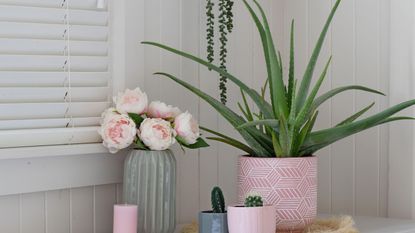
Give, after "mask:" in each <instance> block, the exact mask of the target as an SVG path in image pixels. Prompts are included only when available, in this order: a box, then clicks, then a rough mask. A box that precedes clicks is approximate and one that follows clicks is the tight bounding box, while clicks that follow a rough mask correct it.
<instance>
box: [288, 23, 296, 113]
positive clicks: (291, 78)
mask: <svg viewBox="0 0 415 233" xmlns="http://www.w3.org/2000/svg"><path fill="white" fill-rule="evenodd" d="M294 66H295V64H294V20H292V21H291V36H290V67H289V70H288V91H287V100H288V101H289V102H288V108H289V109H290V110H291V108H292V103H291V101H290V100H292V99H293V95H295V93H294V78H295V77H294V71H295V68H294ZM291 112H292V111H291ZM294 114H295V113H294Z"/></svg>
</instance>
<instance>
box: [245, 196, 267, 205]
mask: <svg viewBox="0 0 415 233" xmlns="http://www.w3.org/2000/svg"><path fill="white" fill-rule="evenodd" d="M263 205H264V202H263V201H262V197H261V196H260V195H257V194H254V195H248V196H247V197H246V198H245V207H260V206H263Z"/></svg>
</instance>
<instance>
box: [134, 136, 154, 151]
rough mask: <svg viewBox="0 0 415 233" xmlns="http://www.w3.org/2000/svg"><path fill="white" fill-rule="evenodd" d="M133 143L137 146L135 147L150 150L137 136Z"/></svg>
mask: <svg viewBox="0 0 415 233" xmlns="http://www.w3.org/2000/svg"><path fill="white" fill-rule="evenodd" d="M134 144H135V145H136V146H137V149H140V150H150V149H149V148H148V147H147V146H146V145H144V143H143V142H142V141H141V140H140V139H138V138H137V140H135V142H134Z"/></svg>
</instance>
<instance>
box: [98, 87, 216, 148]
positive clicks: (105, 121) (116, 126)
mask: <svg viewBox="0 0 415 233" xmlns="http://www.w3.org/2000/svg"><path fill="white" fill-rule="evenodd" d="M114 103H115V108H109V109H107V110H105V111H104V112H103V113H102V119H101V127H100V128H99V130H98V132H99V134H100V135H101V137H102V139H103V145H104V146H105V147H107V148H108V149H109V151H110V152H111V153H116V152H117V151H119V150H121V149H124V148H127V147H129V146H130V145H132V144H134V147H135V148H137V149H140V150H166V149H168V148H169V147H170V146H171V145H173V144H174V143H176V142H178V143H179V144H180V145H181V146H182V147H186V148H191V149H196V148H201V147H207V146H209V145H208V144H207V143H206V142H205V141H204V140H203V139H202V138H201V137H200V130H199V124H198V123H197V121H196V119H194V118H193V116H192V115H191V114H190V113H189V112H182V111H180V109H179V108H177V107H173V106H171V105H167V104H165V103H163V102H160V101H153V102H151V103H150V104H148V98H147V95H146V93H144V92H142V91H141V90H140V88H138V87H137V88H136V89H134V90H129V89H127V90H125V91H124V92H123V93H121V92H120V93H119V94H118V96H117V97H114Z"/></svg>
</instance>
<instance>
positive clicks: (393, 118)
mask: <svg viewBox="0 0 415 233" xmlns="http://www.w3.org/2000/svg"><path fill="white" fill-rule="evenodd" d="M401 120H415V118H414V117H407V116H397V117H389V118H386V119H385V120H383V121H380V122H379V123H378V125H381V124H385V123H388V122H392V121H401Z"/></svg>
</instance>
